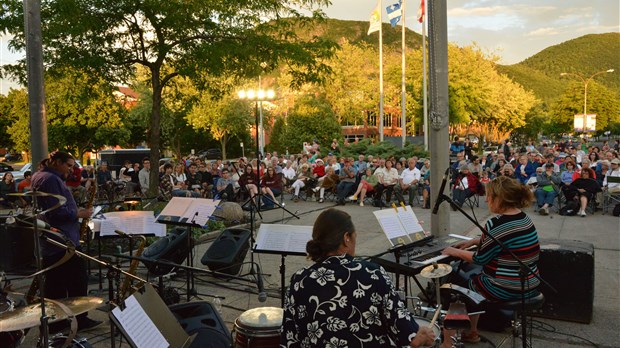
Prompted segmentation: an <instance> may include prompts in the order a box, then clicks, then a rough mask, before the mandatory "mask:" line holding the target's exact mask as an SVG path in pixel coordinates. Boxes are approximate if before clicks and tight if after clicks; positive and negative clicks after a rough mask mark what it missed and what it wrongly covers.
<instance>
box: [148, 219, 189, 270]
mask: <svg viewBox="0 0 620 348" xmlns="http://www.w3.org/2000/svg"><path fill="white" fill-rule="evenodd" d="M187 233H188V229H187V228H180V227H177V228H174V229H173V230H172V231H170V232H169V233H168V234H167V235H166V236H165V237H162V238H160V239H159V240H157V241H156V242H155V243H153V244H151V245H149V246H148V247H147V248H146V249H144V252H142V257H144V258H147V259H152V260H153V261H165V262H172V263H176V264H181V263H183V261H185V259H186V258H187V254H188V252H189V245H188V244H187ZM191 244H192V246H193V240H192V241H191ZM144 265H145V266H146V268H147V269H148V270H149V272H150V273H151V274H153V275H156V276H159V275H164V274H168V273H170V271H172V269H173V267H172V266H167V265H158V264H156V263H151V262H146V261H145V262H144Z"/></svg>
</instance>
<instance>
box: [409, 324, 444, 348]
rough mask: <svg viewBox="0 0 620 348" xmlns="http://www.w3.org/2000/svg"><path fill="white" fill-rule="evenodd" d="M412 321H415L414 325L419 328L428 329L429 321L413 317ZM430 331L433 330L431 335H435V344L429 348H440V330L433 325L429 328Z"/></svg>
mask: <svg viewBox="0 0 620 348" xmlns="http://www.w3.org/2000/svg"><path fill="white" fill-rule="evenodd" d="M413 319H415V322H416V324H418V326H419V327H423V326H426V327H428V326H429V325H430V324H431V321H430V320H428V319H426V318H422V317H413ZM431 330H433V333H434V334H435V344H433V345H432V346H431V347H433V348H439V346H441V329H440V328H439V325H437V323H435V324H433V326H432V327H431Z"/></svg>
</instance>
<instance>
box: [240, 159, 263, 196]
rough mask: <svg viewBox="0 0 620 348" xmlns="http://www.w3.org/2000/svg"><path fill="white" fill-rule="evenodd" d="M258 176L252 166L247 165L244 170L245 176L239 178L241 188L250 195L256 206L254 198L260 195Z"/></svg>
mask: <svg viewBox="0 0 620 348" xmlns="http://www.w3.org/2000/svg"><path fill="white" fill-rule="evenodd" d="M258 180H259V179H258V176H257V175H256V172H255V171H254V169H252V165H251V164H247V165H246V166H245V168H244V169H243V174H241V176H240V177H239V187H240V189H241V190H244V191H245V192H247V193H248V194H249V195H250V199H252V202H254V204H256V200H255V198H254V196H256V195H258V186H257V184H258Z"/></svg>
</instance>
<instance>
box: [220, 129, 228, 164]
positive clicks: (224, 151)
mask: <svg viewBox="0 0 620 348" xmlns="http://www.w3.org/2000/svg"><path fill="white" fill-rule="evenodd" d="M227 142H228V140H227V136H226V134H224V135H223V136H222V137H221V138H220V145H221V146H222V159H223V160H225V159H226V143H227Z"/></svg>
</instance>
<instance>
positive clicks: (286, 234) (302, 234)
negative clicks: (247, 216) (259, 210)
mask: <svg viewBox="0 0 620 348" xmlns="http://www.w3.org/2000/svg"><path fill="white" fill-rule="evenodd" d="M311 239H312V226H297V225H279V224H278V225H276V224H262V225H261V226H260V229H259V230H258V234H257V236H256V243H255V244H254V248H253V249H254V251H255V252H257V253H266V254H283V255H300V256H305V255H306V243H308V241H309V240H311Z"/></svg>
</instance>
